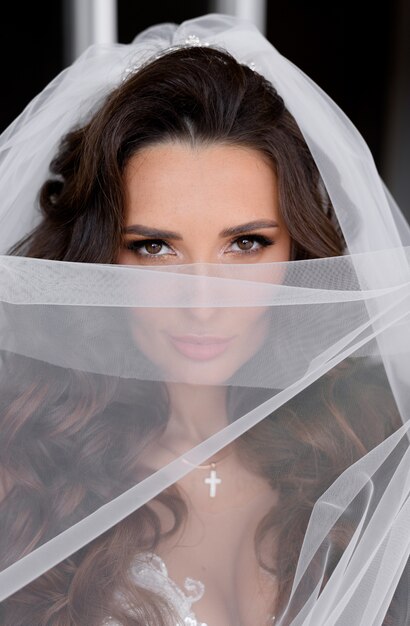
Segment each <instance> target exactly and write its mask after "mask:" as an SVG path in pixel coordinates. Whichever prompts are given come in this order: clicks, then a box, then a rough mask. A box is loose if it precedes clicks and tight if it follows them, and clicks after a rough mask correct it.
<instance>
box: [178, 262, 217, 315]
mask: <svg viewBox="0 0 410 626" xmlns="http://www.w3.org/2000/svg"><path fill="white" fill-rule="evenodd" d="M197 272H198V273H197V274H194V275H193V276H192V281H191V289H190V294H189V303H188V304H189V306H188V307H187V308H186V309H185V312H186V315H187V316H188V317H189V318H191V319H194V320H196V321H197V322H201V323H203V324H205V323H207V322H209V321H210V320H212V319H213V318H214V317H215V315H217V313H218V310H219V308H218V307H216V306H215V303H216V302H217V300H218V294H217V289H216V285H215V282H214V280H212V278H211V277H210V276H207V275H206V273H204V268H203V266H200V265H198V266H197Z"/></svg>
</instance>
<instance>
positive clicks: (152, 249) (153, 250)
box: [144, 241, 162, 254]
mask: <svg viewBox="0 0 410 626" xmlns="http://www.w3.org/2000/svg"><path fill="white" fill-rule="evenodd" d="M144 248H145V250H146V251H147V252H148V254H158V252H161V250H162V243H160V242H159V241H148V242H147V243H146V244H144Z"/></svg>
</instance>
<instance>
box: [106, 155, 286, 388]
mask: <svg viewBox="0 0 410 626" xmlns="http://www.w3.org/2000/svg"><path fill="white" fill-rule="evenodd" d="M124 181H125V193H126V215H125V227H124V244H123V247H122V249H121V250H120V252H119V256H118V262H119V263H121V264H126V265H139V266H141V265H142V266H148V265H149V266H155V267H164V266H170V265H182V264H193V263H196V264H198V263H201V264H203V263H218V264H241V263H242V264H253V263H271V262H283V261H288V260H289V258H290V249H291V239H290V235H289V232H288V230H287V228H286V226H285V224H284V222H283V220H282V217H281V214H280V212H279V207H278V192H277V181H276V176H275V174H274V171H273V169H272V167H271V166H270V165H269V164H268V162H267V161H266V159H265V158H264V157H263V156H262V155H261V154H260V153H259V152H257V151H256V150H253V149H250V148H243V147H238V146H228V145H217V144H214V145H211V146H200V147H191V146H189V145H188V144H183V143H164V144H157V145H154V146H151V147H147V148H145V149H143V150H141V151H140V152H139V153H138V154H136V155H135V156H134V157H132V158H131V160H130V161H129V163H128V164H127V167H126V169H125V175H124ZM243 297H244V304H245V305H248V306H244V307H232V308H227V307H219V308H218V307H216V308H211V307H206V306H193V307H190V308H180V309H172V308H167V309H161V308H158V309H153V308H147V309H144V308H141V309H138V310H133V313H132V315H133V320H134V323H133V324H132V332H133V335H134V338H135V340H136V343H137V345H138V347H139V348H140V349H141V350H142V351H143V353H144V354H145V355H146V356H147V357H148V358H149V359H150V360H151V361H152V362H154V363H155V364H156V365H157V366H159V367H160V369H161V370H162V371H164V372H165V373H167V372H168V373H169V375H170V376H171V377H172V379H174V380H180V382H190V381H191V382H196V383H202V384H219V383H222V382H224V381H226V380H228V379H229V378H230V377H231V376H232V375H233V374H234V373H235V371H237V370H238V369H239V368H240V367H241V365H243V364H244V363H245V362H246V361H247V360H249V359H250V358H251V357H252V356H253V355H254V354H255V353H256V352H257V351H258V350H259V349H260V347H261V345H262V343H263V341H264V338H265V337H266V332H267V324H268V319H267V310H266V308H264V307H252V306H249V302H248V300H247V294H246V292H244V294H243ZM201 302H203V300H201Z"/></svg>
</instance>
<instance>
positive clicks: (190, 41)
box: [123, 35, 256, 80]
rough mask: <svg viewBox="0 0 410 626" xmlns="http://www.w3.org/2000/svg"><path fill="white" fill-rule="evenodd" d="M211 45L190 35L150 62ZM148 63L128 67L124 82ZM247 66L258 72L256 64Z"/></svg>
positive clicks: (141, 62) (125, 71)
mask: <svg viewBox="0 0 410 626" xmlns="http://www.w3.org/2000/svg"><path fill="white" fill-rule="evenodd" d="M209 45H210V44H209V42H208V41H201V39H200V38H199V37H198V36H197V35H188V37H186V39H185V40H184V41H183V43H181V44H176V45H174V46H170V47H169V48H166V49H164V50H162V52H161V53H160V54H156V55H154V56H152V57H150V58H149V59H148V62H150V61H153V60H155V59H160V58H161V57H163V56H164V54H167V53H168V52H172V51H173V50H180V49H181V48H193V47H205V48H207V47H208V46H209ZM146 63H147V61H139V62H138V63H131V64H130V65H128V66H127V67H126V68H125V70H124V73H123V80H125V79H126V78H128V76H130V74H135V72H137V71H138V70H139V69H140V68H141V67H143V66H144V65H146ZM245 65H247V66H248V67H249V68H250V69H251V70H253V71H254V72H255V71H256V64H255V63H253V61H252V62H250V63H246V64H245Z"/></svg>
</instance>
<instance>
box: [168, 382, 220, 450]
mask: <svg viewBox="0 0 410 626" xmlns="http://www.w3.org/2000/svg"><path fill="white" fill-rule="evenodd" d="M167 389H168V394H169V400H170V419H169V422H168V426H167V428H166V431H165V433H164V439H166V440H167V441H168V442H169V445H172V447H173V449H175V451H176V452H177V451H178V452H181V453H183V452H184V451H186V450H187V449H189V448H192V447H193V446H195V445H197V444H199V443H201V442H202V441H204V440H205V439H207V438H208V437H210V436H211V435H213V434H214V433H216V432H218V431H219V430H221V428H224V427H225V426H227V424H228V421H227V416H226V406H225V405H226V393H227V391H226V387H224V386H207V385H186V384H180V383H169V384H167ZM175 446H177V448H176V447H175Z"/></svg>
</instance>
